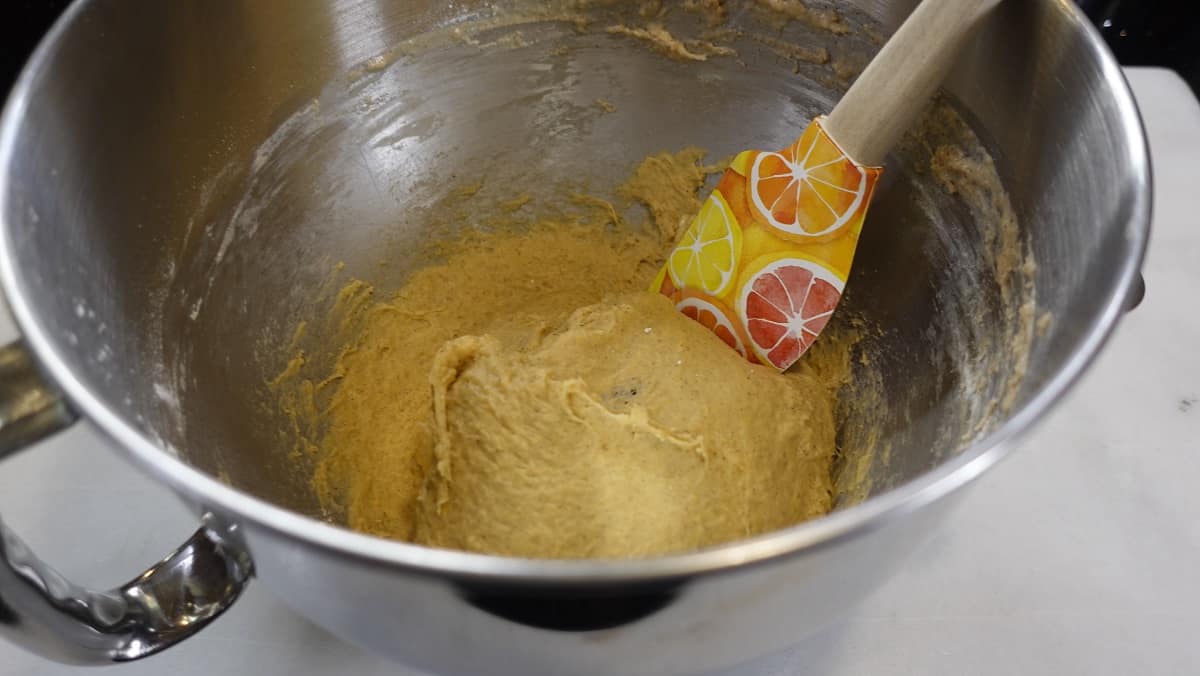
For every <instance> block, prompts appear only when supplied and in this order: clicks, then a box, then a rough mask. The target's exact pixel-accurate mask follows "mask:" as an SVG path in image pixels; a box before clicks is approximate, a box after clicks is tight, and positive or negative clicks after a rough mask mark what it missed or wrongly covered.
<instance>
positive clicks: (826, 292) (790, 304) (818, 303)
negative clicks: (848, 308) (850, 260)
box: [738, 258, 845, 371]
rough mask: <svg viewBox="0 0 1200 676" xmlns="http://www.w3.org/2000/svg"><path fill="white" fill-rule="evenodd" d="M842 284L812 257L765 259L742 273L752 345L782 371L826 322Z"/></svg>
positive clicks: (742, 307) (741, 305)
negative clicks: (744, 279) (750, 272)
mask: <svg viewBox="0 0 1200 676" xmlns="http://www.w3.org/2000/svg"><path fill="white" fill-rule="evenodd" d="M844 286H845V283H844V282H843V280H841V279H839V278H838V276H837V275H835V274H834V273H833V272H832V271H831V270H829V269H828V268H826V267H824V266H822V265H821V264H819V263H816V262H814V261H810V260H806V259H803V258H780V259H776V260H772V261H768V262H767V263H766V265H763V266H762V267H761V268H760V269H759V270H758V271H757V272H755V273H753V274H751V275H749V276H748V277H747V278H746V281H745V283H744V284H743V286H742V289H741V291H740V292H739V294H738V312H739V314H740V315H741V316H742V317H743V318H745V321H746V333H747V336H748V338H749V341H750V347H751V349H752V350H753V351H754V353H755V354H757V355H758V357H759V358H760V359H761V360H762V361H763V362H764V363H767V364H771V365H772V366H774V367H775V368H777V369H779V370H781V371H782V370H785V369H787V368H788V367H789V366H791V365H792V364H794V363H796V360H797V359H799V358H800V355H802V354H804V352H805V351H806V350H807V349H808V348H809V346H810V345H812V343H813V341H814V340H816V338H817V335H818V334H819V333H821V331H822V329H824V328H825V325H826V324H828V323H829V319H830V317H832V316H833V311H834V308H836V307H837V304H838V301H839V300H840V299H841V297H842V289H843V288H844Z"/></svg>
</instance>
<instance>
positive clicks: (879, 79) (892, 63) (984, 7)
mask: <svg viewBox="0 0 1200 676" xmlns="http://www.w3.org/2000/svg"><path fill="white" fill-rule="evenodd" d="M999 3H1000V0H924V1H923V2H922V3H921V4H920V5H918V6H917V8H916V9H914V10H913V12H912V14H911V15H909V17H908V19H907V20H906V21H905V22H904V24H903V25H901V26H900V29H899V30H897V31H896V33H895V35H893V36H892V37H891V39H889V40H888V41H887V44H885V45H884V46H883V49H881V50H880V51H879V54H877V55H876V56H875V58H874V59H872V60H871V63H870V65H868V66H867V68H866V70H864V71H863V72H862V74H861V75H859V77H858V80H856V81H855V82H854V84H853V85H852V86H851V87H850V91H848V92H846V95H845V96H844V97H842V100H841V101H840V102H839V103H838V104H837V106H836V107H835V108H834V109H833V112H832V113H830V114H829V119H828V121H827V122H826V125H825V128H826V131H828V132H829V135H830V136H832V137H833V139H834V140H835V141H837V143H838V145H840V146H841V147H842V150H844V151H845V152H846V154H848V155H849V156H850V157H851V158H853V159H854V160H856V161H858V162H860V163H862V164H865V165H869V166H876V165H880V164H882V163H883V158H884V156H885V155H887V153H888V151H889V150H891V148H892V146H893V145H895V144H896V142H897V141H898V140H899V139H900V136H901V135H902V134H904V132H905V131H906V130H907V129H908V128H909V127H911V126H912V124H913V122H915V121H916V118H917V116H918V115H920V113H921V111H922V110H923V109H924V108H925V104H926V103H927V102H928V101H929V98H930V97H931V96H932V95H933V92H934V91H935V90H936V89H937V86H938V85H939V84H940V83H941V81H942V80H943V79H944V78H945V77H946V73H947V71H949V70H950V66H951V65H953V63H954V59H955V56H956V55H957V54H958V52H959V50H960V49H961V48H962V45H963V42H964V41H965V40H966V38H967V36H968V35H969V34H970V32H971V29H972V28H974V27H975V25H976V24H977V23H978V22H979V19H980V18H982V17H983V15H984V14H986V13H987V12H988V10H990V9H991V8H992V7H994V6H996V5H997V4H999Z"/></svg>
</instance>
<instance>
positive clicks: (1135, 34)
mask: <svg viewBox="0 0 1200 676" xmlns="http://www.w3.org/2000/svg"><path fill="white" fill-rule="evenodd" d="M162 1H163V2H171V0H162ZM398 1H403V0H398ZM1076 1H1077V2H1078V4H1079V5H1080V6H1081V7H1083V10H1084V11H1085V12H1086V13H1087V15H1088V17H1089V18H1091V19H1092V21H1093V22H1094V23H1095V24H1096V26H1097V27H1099V29H1100V32H1101V34H1103V35H1104V37H1105V39H1106V40H1107V41H1108V44H1109V46H1110V47H1112V50H1113V52H1114V53H1115V54H1116V55H1117V59H1118V60H1119V61H1120V62H1121V63H1122V64H1125V65H1130V66H1166V67H1168V68H1173V69H1174V70H1176V71H1178V72H1179V74H1180V75H1182V76H1183V77H1184V79H1186V80H1187V81H1188V84H1190V85H1191V87H1192V91H1193V92H1198V93H1200V0H1076ZM69 4H70V0H0V92H4V93H6V92H7V91H8V88H9V86H11V84H12V82H13V80H15V79H16V76H17V73H18V72H20V70H21V65H22V64H24V63H25V59H26V57H28V56H29V53H30V52H31V51H33V48H34V46H36V45H37V42H38V40H40V39H41V36H42V34H43V33H45V32H46V29H47V28H49V27H50V24H51V23H53V21H54V19H55V17H57V16H58V15H59V13H60V12H62V10H63V9H64V8H65V7H66V6H67V5H69Z"/></svg>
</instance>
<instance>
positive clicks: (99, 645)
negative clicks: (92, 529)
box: [0, 342, 253, 665]
mask: <svg viewBox="0 0 1200 676" xmlns="http://www.w3.org/2000/svg"><path fill="white" fill-rule="evenodd" d="M74 420H75V414H74V413H73V412H72V411H71V410H70V408H69V407H68V406H67V403H66V402H65V401H64V400H63V398H62V397H61V396H60V395H59V394H58V393H57V392H55V391H54V389H53V388H52V387H50V386H49V385H48V384H47V383H46V381H45V380H44V379H43V378H42V377H41V375H40V374H39V373H38V371H37V368H36V366H35V365H34V363H33V359H32V358H31V356H30V354H29V352H28V350H26V348H25V347H24V345H22V344H21V343H20V342H18V343H13V344H12V345H8V346H7V347H4V348H0V458H4V457H5V456H6V455H9V454H11V453H12V452H14V451H16V450H19V449H20V448H22V447H24V446H27V445H29V444H31V443H33V442H35V441H37V440H39V439H42V438H44V437H46V436H48V435H50V434H52V433H53V432H56V431H58V430H61V429H63V428H65V427H67V426H69V425H70V424H71V423H72V422H74ZM230 530H231V529H227V528H222V527H221V526H220V525H219V524H217V523H216V520H215V519H213V518H212V517H211V516H208V515H206V516H205V517H204V519H203V525H202V526H201V527H200V529H199V530H197V531H196V533H195V534H194V535H192V537H191V538H190V539H189V540H188V541H187V542H185V543H183V545H182V546H181V547H179V549H176V550H175V551H174V552H172V553H171V554H170V555H169V556H167V557H166V558H165V559H163V560H162V561H159V562H158V563H156V564H154V565H153V566H151V567H150V568H149V569H148V570H146V571H145V572H144V573H142V574H140V575H138V576H137V577H135V578H134V579H133V580H131V581H130V582H128V583H127V584H125V585H122V586H121V587H118V588H116V589H113V590H111V591H93V590H90V589H85V588H83V587H80V586H79V585H76V584H73V583H71V582H69V581H67V580H66V579H64V578H63V577H62V576H61V575H59V574H58V573H57V572H55V570H54V569H53V568H51V567H50V566H47V565H46V564H45V563H43V562H42V561H41V560H40V559H38V558H37V556H36V555H35V554H34V553H33V552H31V551H30V550H29V548H28V547H27V546H25V543H24V542H22V541H21V539H20V538H18V537H17V536H16V534H14V533H13V532H12V531H10V530H9V529H8V528H7V527H6V526H5V525H4V523H3V521H0V636H3V637H5V638H7V639H8V640H10V641H12V642H14V643H16V644H17V645H19V646H21V647H22V648H25V649H27V650H30V651H32V652H34V653H37V654H39V655H42V656H43V657H47V658H49V659H52V660H56V661H59V662H65V663H68V664H84V665H86V664H92V665H102V664H111V663H113V662H126V661H129V660H136V659H139V658H142V657H146V656H147V655H152V654H154V653H156V652H159V651H160V650H163V649H164V648H167V647H169V646H172V645H174V644H175V643H178V642H179V641H181V640H183V639H185V638H187V637H189V636H191V635H192V634H195V633H196V632H197V631H199V630H200V629H202V628H204V627H205V626H206V625H207V624H208V623H209V622H211V621H212V620H213V619H215V618H216V617H217V616H218V615H220V614H221V613H222V612H224V611H225V609H226V608H228V607H229V606H230V605H232V604H233V602H234V601H235V600H237V598H238V595H239V594H241V591H242V589H243V588H244V587H245V585H246V583H247V582H248V581H249V579H250V576H251V574H252V573H253V566H252V565H251V562H250V557H249V555H248V554H247V553H246V551H245V550H244V549H243V548H242V547H241V546H240V545H239V544H238V543H237V542H235V541H233V539H232V538H231V537H230V535H229V533H230Z"/></svg>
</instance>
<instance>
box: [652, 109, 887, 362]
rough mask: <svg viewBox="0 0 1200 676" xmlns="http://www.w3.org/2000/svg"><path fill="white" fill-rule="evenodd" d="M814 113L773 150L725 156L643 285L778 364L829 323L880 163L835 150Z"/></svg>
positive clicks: (734, 343) (743, 349)
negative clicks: (708, 190)
mask: <svg viewBox="0 0 1200 676" xmlns="http://www.w3.org/2000/svg"><path fill="white" fill-rule="evenodd" d="M822 120H823V118H817V119H815V120H813V121H812V122H811V123H810V124H809V126H808V128H807V129H806V130H805V131H804V134H802V135H801V136H800V138H799V139H798V140H797V141H796V142H795V143H793V144H792V145H790V146H788V147H787V148H784V149H783V150H781V151H779V152H764V151H756V150H747V151H745V152H742V153H741V154H739V155H738V156H737V157H735V158H734V160H733V162H732V163H731V164H730V166H729V169H727V170H726V171H725V174H724V176H722V177H721V182H720V183H718V184H717V187H716V189H715V190H713V192H712V194H711V195H709V196H708V199H707V200H705V202H704V206H703V207H701V209H700V213H699V214H698V215H697V216H696V219H695V220H694V221H692V225H691V227H689V228H688V229H687V231H686V232H685V233H684V234H683V237H681V238H680V240H679V243H678V244H677V245H676V247H675V248H674V249H673V250H672V251H671V254H670V256H669V257H668V258H667V262H666V265H664V266H663V269H662V270H661V271H659V274H658V277H656V278H655V280H654V283H653V285H652V287H651V290H652V291H656V292H659V293H662V294H663V295H665V296H667V297H668V298H670V299H671V301H672V302H673V303H675V307H676V308H677V309H679V311H680V312H683V313H684V314H686V315H687V316H689V317H691V318H692V319H695V320H696V321H698V322H700V323H701V324H703V325H704V326H706V327H708V328H709V329H711V330H712V331H713V332H714V333H716V334H717V335H718V336H719V337H720V338H721V340H724V341H725V342H726V343H728V344H729V346H730V347H732V348H733V349H735V350H737V351H738V352H739V353H741V354H742V355H743V356H745V357H746V358H747V359H749V360H750V361H752V362H755V363H761V364H768V365H771V366H774V367H775V368H777V369H779V370H780V371H783V370H786V369H787V368H788V367H790V366H791V365H792V364H794V363H796V360H798V359H799V358H800V356H801V355H802V354H804V352H805V350H807V349H808V347H809V346H810V345H812V343H813V341H814V340H816V338H817V336H818V335H819V334H820V333H821V331H822V330H823V329H824V328H825V326H826V324H828V323H829V319H830V317H831V316H832V315H833V311H834V309H835V308H836V307H837V304H838V301H839V300H840V299H841V297H842V290H843V289H844V287H845V284H846V279H847V278H848V277H849V275H850V263H851V261H852V260H853V258H854V249H855V247H856V246H857V244H858V236H859V233H860V232H862V224H863V218H864V217H865V216H866V213H867V206H868V205H869V204H870V202H871V196H872V195H873V193H874V190H875V184H876V183H877V182H878V180H879V175H880V173H881V171H882V170H881V169H879V168H878V167H865V166H863V165H861V164H859V163H858V162H855V161H854V160H853V159H851V158H850V157H848V156H847V155H846V154H845V153H844V152H842V150H841V149H840V148H839V147H838V144H837V143H835V142H834V140H833V139H832V138H831V137H830V136H829V134H828V133H826V132H825V129H824V128H823V126H822Z"/></svg>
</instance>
